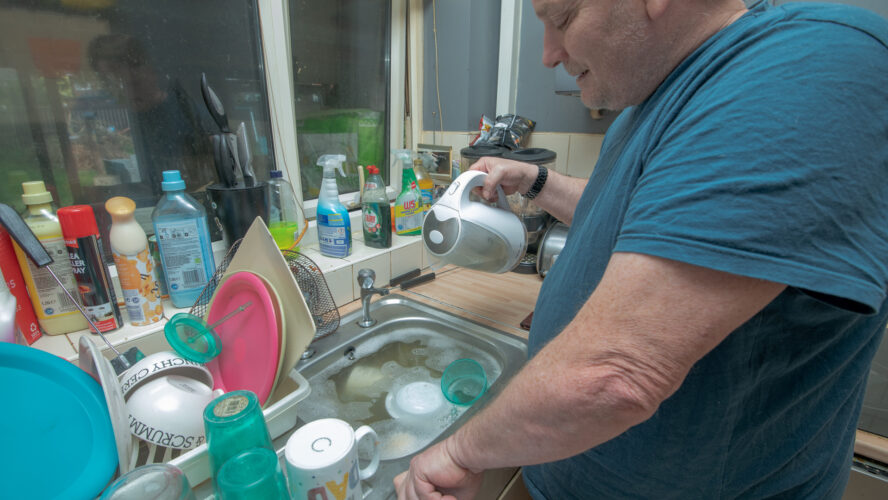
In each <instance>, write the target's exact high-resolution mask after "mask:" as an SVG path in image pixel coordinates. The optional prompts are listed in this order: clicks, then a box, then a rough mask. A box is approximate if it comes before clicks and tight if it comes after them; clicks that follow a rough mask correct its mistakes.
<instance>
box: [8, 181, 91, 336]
mask: <svg viewBox="0 0 888 500" xmlns="http://www.w3.org/2000/svg"><path fill="white" fill-rule="evenodd" d="M22 190H23V191H24V194H22V201H23V202H24V203H25V207H26V208H25V212H24V213H23V214H22V219H24V221H25V224H27V225H28V227H29V228H31V231H32V232H33V233H34V236H36V237H37V239H38V240H40V244H41V245H43V247H44V248H45V249H46V252H47V253H48V254H49V255H50V257H52V259H53V263H52V264H50V265H49V267H51V268H52V271H53V272H54V273H55V274H56V276H58V278H59V280H60V281H61V282H62V283H63V284H64V286H65V288H66V289H67V290H68V293H70V294H71V296H72V297H75V299H76V297H77V296H78V295H79V294H78V292H77V281H76V280H75V278H74V270H73V268H72V267H71V261H70V260H69V259H68V247H66V246H65V239H64V238H63V237H62V226H61V225H60V224H59V218H58V215H57V214H56V207H55V204H54V203H53V199H52V194H50V192H49V191H47V190H46V185H45V184H44V183H43V181H31V182H25V183H23V184H22ZM13 246H14V247H15V255H16V257H17V258H18V262H19V266H20V267H21V270H22V275H23V276H24V278H25V284H26V286H27V288H28V293H29V294H30V296H31V305H32V306H34V312H35V313H37V322H38V323H39V324H40V328H42V329H43V333H46V334H47V335H59V334H62V333H71V332H76V331H77V330H83V329H86V328H89V324H88V323H87V322H86V319H85V318H84V317H83V315H81V314H80V311H79V310H78V309H77V304H74V303H73V302H71V300H70V299H69V298H68V296H67V295H66V294H65V291H64V290H62V289H61V287H59V285H58V284H57V283H56V281H55V280H54V279H52V276H50V274H49V271H48V270H46V269H44V268H42V267H37V266H35V265H34V263H33V262H31V259H30V258H28V256H27V255H25V252H24V251H23V250H22V249H21V247H19V246H18V243H14V244H13Z"/></svg>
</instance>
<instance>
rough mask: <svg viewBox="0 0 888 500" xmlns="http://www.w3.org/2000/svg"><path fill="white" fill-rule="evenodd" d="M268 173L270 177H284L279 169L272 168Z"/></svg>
mask: <svg viewBox="0 0 888 500" xmlns="http://www.w3.org/2000/svg"><path fill="white" fill-rule="evenodd" d="M269 175H271V178H272V179H283V178H284V173H283V172H281V171H280V170H272V171H271V173H270V174H269Z"/></svg>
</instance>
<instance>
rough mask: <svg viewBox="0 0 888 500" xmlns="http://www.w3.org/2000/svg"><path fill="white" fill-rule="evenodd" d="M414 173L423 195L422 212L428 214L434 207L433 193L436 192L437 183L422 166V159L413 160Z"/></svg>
mask: <svg viewBox="0 0 888 500" xmlns="http://www.w3.org/2000/svg"><path fill="white" fill-rule="evenodd" d="M413 173H414V174H415V175H416V185H417V186H418V187H419V191H420V192H421V193H422V211H423V212H427V211H428V210H429V209H430V208H431V207H432V192H433V191H434V190H435V181H433V180H432V176H430V175H429V171H428V170H426V168H425V166H423V164H422V158H416V159H415V160H413Z"/></svg>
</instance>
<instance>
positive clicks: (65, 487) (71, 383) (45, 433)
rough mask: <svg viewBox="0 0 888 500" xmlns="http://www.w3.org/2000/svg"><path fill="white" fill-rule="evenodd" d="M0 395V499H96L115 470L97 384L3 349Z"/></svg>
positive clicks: (45, 360) (27, 352) (27, 351)
mask: <svg viewBox="0 0 888 500" xmlns="http://www.w3.org/2000/svg"><path fill="white" fill-rule="evenodd" d="M0 393H2V394H3V411H2V412H0V443H3V453H4V456H5V457H6V458H5V459H4V464H3V466H2V467H0V484H2V485H3V489H2V491H3V493H2V495H3V496H4V497H5V498H95V497H96V496H98V495H99V493H100V492H101V491H102V489H103V488H104V487H105V486H106V485H107V484H108V482H109V481H110V480H111V478H112V476H113V475H114V472H115V470H116V469H117V445H116V443H115V440H114V430H113V429H112V426H111V421H110V418H109V416H108V406H107V404H106V403H105V395H104V393H103V392H102V387H101V386H100V385H99V383H98V382H96V381H95V380H94V379H93V378H92V377H90V376H89V375H87V373H86V372H84V371H83V370H81V369H80V368H78V367H77V366H75V365H74V364H72V363H69V362H68V361H66V360H64V359H62V358H59V357H57V356H53V355H52V354H49V353H47V352H44V351H41V350H39V349H34V348H31V347H25V346H21V345H16V344H8V343H5V342H4V343H0ZM47 467H50V468H51V470H52V473H51V474H50V475H47Z"/></svg>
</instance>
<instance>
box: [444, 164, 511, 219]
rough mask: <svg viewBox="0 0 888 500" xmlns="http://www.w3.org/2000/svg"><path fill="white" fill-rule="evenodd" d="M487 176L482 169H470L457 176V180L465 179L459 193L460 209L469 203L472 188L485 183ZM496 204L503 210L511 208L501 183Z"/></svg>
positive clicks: (498, 187) (497, 186) (497, 190)
mask: <svg viewBox="0 0 888 500" xmlns="http://www.w3.org/2000/svg"><path fill="white" fill-rule="evenodd" d="M486 178H487V173H486V172H482V171H480V170H469V171H466V172H464V173H462V174H460V176H459V177H457V178H456V181H454V182H457V181H460V180H461V181H463V182H462V183H461V184H462V186H461V188H460V189H461V190H462V192H461V193H458V194H457V197H458V199H459V207H458V209H459V210H462V209H463V206H464V205H466V204H467V203H469V194H470V193H471V192H472V189H474V188H475V187H478V186H483V185H484V179H486ZM496 205H497V207H499V208H502V209H503V210H511V209H510V208H509V202H508V201H506V193H505V192H504V191H503V187H502V186H500V185H499V184H497V185H496Z"/></svg>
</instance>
